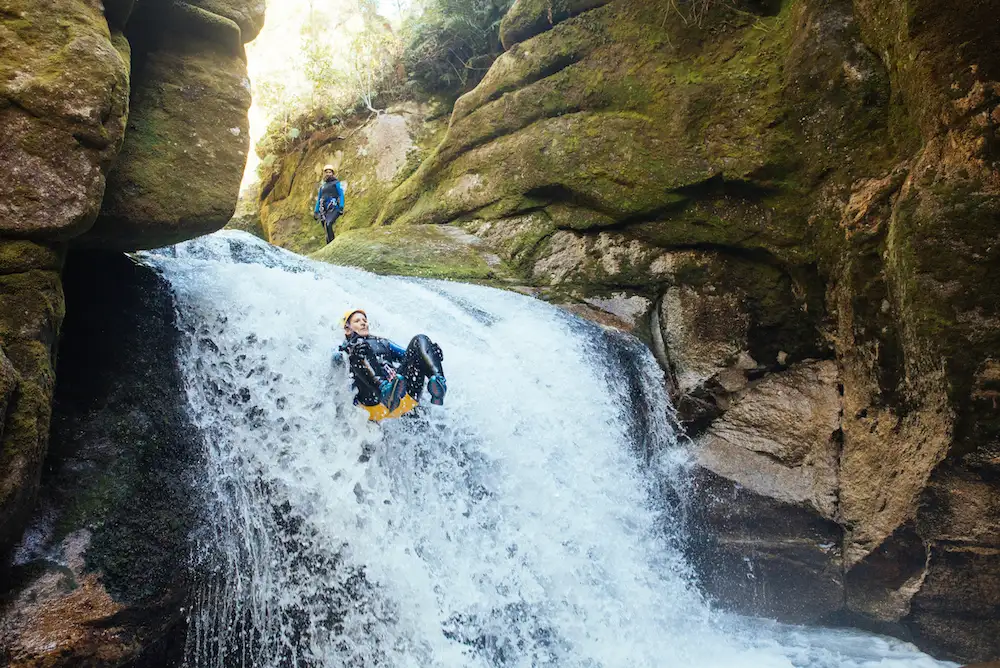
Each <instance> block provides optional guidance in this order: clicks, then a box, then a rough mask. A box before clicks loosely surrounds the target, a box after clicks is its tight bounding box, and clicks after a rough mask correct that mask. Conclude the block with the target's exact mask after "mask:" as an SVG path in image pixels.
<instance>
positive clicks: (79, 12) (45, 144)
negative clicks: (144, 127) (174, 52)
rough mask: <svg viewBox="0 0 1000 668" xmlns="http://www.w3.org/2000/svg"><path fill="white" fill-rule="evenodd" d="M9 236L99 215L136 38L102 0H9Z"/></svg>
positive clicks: (5, 165) (46, 231)
mask: <svg viewBox="0 0 1000 668" xmlns="http://www.w3.org/2000/svg"><path fill="white" fill-rule="evenodd" d="M0 51H3V53H4V58H3V60H2V62H0V126H2V127H3V128H4V141H3V142H0V181H2V182H3V183H4V184H5V185H4V188H3V190H2V192H0V236H2V237H6V238H10V237H15V238H33V239H38V240H65V239H69V238H71V237H73V236H76V235H78V234H80V233H81V232H84V231H86V230H87V229H88V228H89V227H90V226H91V225H93V223H94V220H95V218H96V217H97V212H98V210H99V208H100V203H101V198H102V196H103V195H104V186H105V177H106V175H107V172H108V169H109V168H110V167H111V164H112V163H113V161H114V159H115V156H116V155H117V153H118V150H119V148H120V147H121V144H122V141H123V138H124V135H125V119H126V116H127V114H128V108H129V107H128V91H129V45H128V43H127V42H126V41H125V39H124V38H123V37H122V36H121V35H120V34H115V35H112V33H111V31H110V29H109V27H108V23H107V21H105V19H104V16H103V14H102V13H101V9H100V5H99V4H98V3H93V2H86V1H84V0H55V1H54V2H52V3H46V4H45V5H41V4H39V3H36V2H31V1H27V0H4V1H3V2H2V3H0Z"/></svg>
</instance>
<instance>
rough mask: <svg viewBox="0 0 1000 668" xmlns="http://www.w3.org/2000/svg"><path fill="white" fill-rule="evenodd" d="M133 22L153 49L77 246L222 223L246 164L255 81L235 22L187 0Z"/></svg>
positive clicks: (160, 241) (138, 240) (164, 237)
mask: <svg viewBox="0 0 1000 668" xmlns="http://www.w3.org/2000/svg"><path fill="white" fill-rule="evenodd" d="M131 20H132V21H133V22H134V23H135V24H136V26H138V27H136V28H135V31H136V36H135V37H134V38H133V41H136V42H137V43H141V44H142V45H143V47H144V48H145V49H148V50H147V51H145V52H144V53H143V55H142V67H141V68H139V69H137V71H136V74H135V76H134V77H133V86H132V92H131V113H130V114H129V122H128V132H127V133H126V138H125V144H124V146H123V148H122V151H121V154H120V155H119V157H118V160H117V162H116V163H115V166H114V169H113V171H112V172H111V174H110V175H109V177H108V178H109V182H108V189H107V194H106V196H105V198H104V202H103V205H102V207H101V214H100V217H99V219H98V221H97V223H96V224H95V225H94V227H93V228H92V229H91V230H90V232H88V233H87V234H86V235H84V236H82V237H80V238H78V239H76V240H75V243H76V244H77V245H79V246H87V247H100V248H115V249H121V250H129V249H136V248H155V247H157V246H164V245H168V244H171V243H175V242H178V241H183V240H184V239H189V238H191V237H194V236H198V235H200V234H207V233H209V232H213V231H215V230H217V229H220V228H221V227H223V226H224V225H225V224H226V223H227V222H228V221H229V219H230V218H231V217H232V214H233V211H234V208H235V204H236V199H237V195H238V193H239V185H240V180H241V179H242V174H243V170H242V166H243V165H245V163H246V157H247V149H248V147H249V134H248V133H249V122H248V120H247V109H248V108H249V107H250V87H249V81H248V80H247V76H246V63H245V61H244V56H243V51H242V42H241V34H240V29H239V28H238V27H237V25H236V24H235V23H233V22H232V21H231V20H229V19H228V18H224V17H221V16H219V15H216V14H213V13H211V12H208V11H206V10H204V9H201V8H198V7H193V6H189V5H185V4H184V3H179V4H177V5H169V6H168V8H167V9H158V6H154V8H153V9H148V10H142V9H141V7H140V10H139V11H137V13H136V15H134V16H133V17H132V19H131ZM151 24H153V27H151Z"/></svg>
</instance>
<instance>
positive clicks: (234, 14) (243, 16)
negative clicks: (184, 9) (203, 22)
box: [188, 0, 265, 44]
mask: <svg viewBox="0 0 1000 668" xmlns="http://www.w3.org/2000/svg"><path fill="white" fill-rule="evenodd" d="M188 4H190V5H195V6H197V7H200V8H202V9H204V10H207V11H209V12H212V13H213V14H218V15H219V16H224V17H226V18H227V19H229V20H230V21H232V22H233V23H235V24H236V25H238V26H239V28H240V33H241V34H240V39H241V41H242V42H243V43H244V44H246V43H247V42H251V41H253V40H254V39H255V38H256V37H257V35H259V34H260V31H261V30H262V29H263V27H264V13H265V11H264V10H265V3H264V0H188Z"/></svg>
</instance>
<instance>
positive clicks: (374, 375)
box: [347, 349, 383, 397]
mask: <svg viewBox="0 0 1000 668" xmlns="http://www.w3.org/2000/svg"><path fill="white" fill-rule="evenodd" d="M347 359H348V361H349V362H350V364H351V375H352V376H354V384H355V385H356V386H357V388H358V390H359V395H366V396H374V397H377V396H378V385H379V382H381V381H382V380H383V378H382V377H381V376H380V375H379V374H378V368H379V365H378V362H377V360H375V359H374V355H371V354H370V353H369V354H367V355H366V354H362V353H360V352H358V351H357V349H351V350H350V351H349V355H348V358H347Z"/></svg>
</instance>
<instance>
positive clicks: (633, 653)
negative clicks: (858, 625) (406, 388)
mask: <svg viewBox="0 0 1000 668" xmlns="http://www.w3.org/2000/svg"><path fill="white" fill-rule="evenodd" d="M142 258H143V261H145V262H147V263H149V264H152V265H154V266H155V267H157V268H158V269H159V270H160V271H161V272H162V273H163V274H164V276H165V277H166V278H167V279H168V280H169V282H170V284H171V285H172V288H173V290H174V293H175V296H176V300H177V309H178V319H179V326H180V327H181V329H182V331H183V332H184V334H185V337H184V338H185V340H186V343H185V345H184V349H182V350H180V351H179V352H178V359H179V363H180V365H181V369H182V373H183V375H184V378H185V382H186V385H187V392H188V397H189V402H190V407H191V411H192V415H193V419H194V420H195V422H196V424H197V425H198V426H199V427H200V428H201V429H202V430H203V431H204V433H205V434H206V437H207V438H206V441H207V444H208V446H207V447H208V450H209V452H208V462H209V470H208V471H206V473H205V484H206V485H207V488H208V489H207V492H208V497H209V511H210V512H209V527H208V528H207V529H206V531H205V533H204V534H203V535H201V536H199V537H198V538H197V542H198V547H197V548H196V550H195V559H196V560H197V561H198V562H199V566H200V569H199V570H200V571H201V572H208V573H209V575H208V576H206V577H205V578H204V582H203V583H202V586H201V589H200V592H199V596H198V600H197V603H196V605H195V607H194V608H193V609H192V610H191V613H190V622H191V631H190V633H189V640H188V649H187V658H186V661H187V664H188V665H190V666H199V667H201V666H205V667H209V666H234V665H235V666H260V667H270V666H275V667H277V666H391V667H400V668H402V667H410V666H412V667H417V666H420V667H430V666H441V667H458V666H461V667H464V666H470V667H471V666H475V667H484V668H485V667H515V666H518V667H519V666H561V667H567V668H569V667H573V668H619V667H621V668H626V667H627V668H641V667H654V666H655V667H662V668H671V667H678V668H681V667H687V666H697V667H699V668H709V667H716V666H718V667H721V666H726V667H747V668H764V667H768V668H770V667H789V666H798V667H802V668H805V667H810V668H834V667H838V668H841V667H844V666H847V667H862V666H866V667H869V666H870V667H874V666H882V667H902V666H911V667H917V668H920V667H931V666H943V665H950V664H943V663H939V662H935V661H933V660H932V659H930V658H929V657H926V656H924V655H922V654H920V653H919V652H917V651H916V650H915V649H913V648H912V647H911V646H909V645H906V644H903V643H899V642H896V641H892V640H888V639H885V638H881V637H875V636H867V635H864V634H860V633H853V632H842V631H832V630H816V629H812V630H810V629H806V628H801V627H789V626H781V625H776V624H773V623H770V622H765V621H761V620H750V619H745V618H738V617H734V616H730V615H726V614H723V613H720V612H718V611H714V610H712V609H711V607H710V606H709V604H708V603H707V602H706V601H705V600H704V598H703V596H702V595H701V593H700V592H699V591H698V589H697V587H696V586H695V584H693V578H692V574H691V571H690V569H689V567H688V565H687V563H686V561H685V558H684V556H683V551H682V547H683V542H684V540H683V538H684V537H683V532H682V530H681V523H680V522H679V521H678V520H679V518H680V516H681V515H682V514H683V504H684V498H685V490H684V465H685V458H684V448H683V447H682V446H680V445H678V443H677V441H676V439H675V434H674V432H673V430H672V428H671V425H670V422H669V420H668V419H667V416H668V400H667V397H666V394H665V392H664V388H663V385H662V378H661V374H660V373H659V370H658V368H657V366H656V362H655V361H654V360H653V358H652V356H651V355H650V354H649V352H648V351H647V350H646V349H645V348H644V347H643V346H642V345H641V344H638V343H637V342H635V341H634V340H633V339H631V338H630V337H626V336H624V335H621V334H613V333H609V332H607V331H605V330H603V329H602V328H600V327H598V326H596V325H594V324H591V323H588V322H585V321H581V320H578V319H576V318H574V317H572V316H570V315H568V314H566V313H565V312H563V311H561V310H559V309H557V308H554V307H552V306H550V305H547V304H545V303H542V302H539V301H537V300H533V299H530V298H528V297H524V296H521V295H518V294H515V293H511V292H504V291H499V290H493V289H489V288H484V287H479V286H473V285H464V284H458V283H446V282H439V281H430V280H419V279H404V278H389V277H379V276H374V275H371V274H368V273H365V272H362V271H358V270H354V269H349V268H343V267H333V266H327V265H322V264H317V263H313V262H310V261H308V260H305V259H303V258H301V257H299V256H296V255H293V254H291V253H287V252H284V251H281V250H278V249H274V248H271V247H269V246H267V245H266V244H263V243H262V242H260V241H258V240H256V239H254V238H253V237H250V236H249V235H245V234H243V233H229V232H226V233H219V234H216V235H212V236H211V237H207V238H203V239H200V240H196V241H193V242H188V243H185V244H182V245H179V246H177V247H174V248H170V249H165V250H163V251H158V252H153V253H148V254H143V255H142ZM353 307H363V308H365V309H366V310H367V311H368V315H369V318H370V321H371V324H372V329H373V332H375V333H377V334H379V335H382V336H386V337H388V338H391V339H393V340H395V341H397V342H399V343H401V344H404V345H405V343H406V342H407V341H408V340H409V338H410V337H411V336H412V335H414V334H416V333H418V332H423V333H426V334H428V335H429V336H430V337H431V338H432V339H433V340H435V341H437V342H438V343H439V344H440V345H441V347H442V348H443V349H444V353H445V359H444V368H445V371H446V373H447V376H448V384H449V394H448V396H447V401H446V405H445V406H443V407H436V406H429V405H428V406H426V407H422V408H421V409H419V411H420V413H419V414H418V415H416V416H408V417H407V418H404V419H400V420H395V421H387V422H385V423H383V424H382V425H375V424H371V423H368V422H367V421H366V415H365V413H364V412H363V411H362V410H360V409H358V408H356V407H354V406H353V405H352V402H351V399H352V393H351V391H350V389H349V379H348V376H347V374H346V371H345V370H344V369H343V368H341V367H340V366H338V365H336V364H334V363H333V362H332V360H331V353H332V352H333V350H334V349H335V347H336V345H337V344H338V343H339V342H340V341H341V340H342V333H341V331H340V329H339V323H338V319H339V316H340V314H341V313H342V312H343V311H344V310H346V309H347V308H353Z"/></svg>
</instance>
